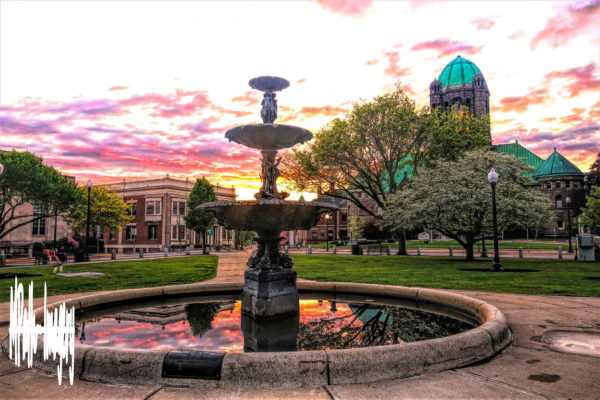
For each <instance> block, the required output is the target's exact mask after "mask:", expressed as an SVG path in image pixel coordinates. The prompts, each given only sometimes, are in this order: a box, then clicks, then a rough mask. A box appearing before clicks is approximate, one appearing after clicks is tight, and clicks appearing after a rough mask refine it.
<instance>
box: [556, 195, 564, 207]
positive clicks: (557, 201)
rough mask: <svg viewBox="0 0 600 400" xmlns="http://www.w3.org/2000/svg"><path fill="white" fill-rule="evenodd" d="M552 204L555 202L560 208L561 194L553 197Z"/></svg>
mask: <svg viewBox="0 0 600 400" xmlns="http://www.w3.org/2000/svg"><path fill="white" fill-rule="evenodd" d="M554 204H556V208H562V196H560V195H558V196H556V198H555V199H554Z"/></svg>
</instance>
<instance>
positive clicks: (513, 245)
mask: <svg viewBox="0 0 600 400" xmlns="http://www.w3.org/2000/svg"><path fill="white" fill-rule="evenodd" d="M480 243H481V242H480ZM326 245H327V243H318V244H313V245H312V247H313V248H318V249H324V248H325V247H326ZM381 245H382V246H391V247H392V248H394V249H397V248H398V242H395V243H388V242H387V241H384V242H382V243H381ZM331 246H332V242H329V248H331ZM449 246H452V247H454V248H455V249H462V247H461V245H460V244H458V242H457V241H456V240H434V241H433V243H425V242H424V241H422V240H409V241H407V242H406V248H407V249H416V248H417V247H421V248H423V249H447V248H448V247H449ZM477 246H478V245H477V243H476V244H475V250H477V249H478V248H479V247H477ZM485 246H486V247H487V248H488V250H491V249H493V248H494V242H493V241H491V240H486V242H485ZM558 246H562V248H563V250H565V251H566V250H567V248H568V246H569V243H568V242H567V241H565V242H564V243H563V244H557V243H539V242H528V241H526V240H523V241H518V240H500V241H499V242H498V247H499V248H500V249H514V250H516V249H518V248H519V247H522V248H523V250H527V249H531V250H554V251H558ZM367 247H379V244H369V245H367ZM349 248H350V246H338V249H349Z"/></svg>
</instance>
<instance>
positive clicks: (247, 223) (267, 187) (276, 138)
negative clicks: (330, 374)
mask: <svg viewBox="0 0 600 400" xmlns="http://www.w3.org/2000/svg"><path fill="white" fill-rule="evenodd" d="M249 84H250V86H251V87H252V88H254V89H256V90H260V91H262V92H263V93H264V98H263V101H262V111H261V117H262V119H263V123H262V124H252V125H243V126H238V127H235V128H232V129H230V130H228V131H227V132H226V133H225V137H226V138H227V139H229V141H233V142H236V143H239V144H242V145H244V146H247V147H251V148H254V149H258V150H260V151H261V155H262V163H261V174H260V179H261V181H262V187H261V189H260V191H259V192H258V193H256V194H255V196H254V197H255V198H256V200H254V201H222V202H214V203H206V204H202V205H200V206H199V208H202V209H204V210H208V211H213V212H214V213H215V214H216V215H217V219H218V221H219V224H220V225H223V226H225V227H226V228H227V229H240V230H250V231H255V232H256V233H257V235H258V238H257V242H258V249H257V250H256V251H255V252H253V253H252V255H251V256H250V258H249V259H248V263H247V265H248V270H246V272H245V273H244V291H243V297H242V311H243V312H244V313H246V314H247V315H248V316H249V317H251V318H252V319H254V320H263V319H270V318H275V317H277V318H279V317H282V316H284V315H286V314H287V315H290V314H292V315H293V314H297V313H298V291H297V289H296V272H295V271H294V270H292V266H293V262H292V259H291V258H290V257H289V256H288V255H286V254H283V253H281V252H280V251H279V243H280V240H281V238H280V234H281V232H282V231H287V230H296V229H301V230H306V229H310V228H312V227H313V226H314V225H316V223H317V222H318V220H319V218H320V216H321V214H322V213H324V212H326V211H328V210H331V209H335V207H334V206H332V205H331V204H327V203H322V202H315V201H313V202H302V201H284V199H285V198H286V197H287V196H288V194H287V193H285V192H279V191H278V190H277V178H279V174H280V172H279V168H278V167H279V163H280V161H281V158H277V151H278V150H281V149H285V148H288V147H292V146H295V145H296V144H301V143H304V142H306V141H308V140H311V139H312V137H313V135H312V133H310V132H309V131H308V130H306V129H303V128H299V127H296V126H291V125H279V124H274V123H273V122H274V121H275V119H276V118H277V100H276V99H275V92H277V91H281V90H283V89H285V88H287V87H288V86H289V82H288V81H287V80H285V79H283V78H278V77H273V76H261V77H258V78H254V79H252V80H250V82H249ZM253 323H255V322H246V324H248V326H253V325H252V324H253ZM261 329H262V328H260V329H259V328H256V332H260V330H261Z"/></svg>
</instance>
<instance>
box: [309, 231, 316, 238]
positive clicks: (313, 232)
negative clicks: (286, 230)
mask: <svg viewBox="0 0 600 400" xmlns="http://www.w3.org/2000/svg"><path fill="white" fill-rule="evenodd" d="M310 235H311V239H312V240H317V231H310Z"/></svg>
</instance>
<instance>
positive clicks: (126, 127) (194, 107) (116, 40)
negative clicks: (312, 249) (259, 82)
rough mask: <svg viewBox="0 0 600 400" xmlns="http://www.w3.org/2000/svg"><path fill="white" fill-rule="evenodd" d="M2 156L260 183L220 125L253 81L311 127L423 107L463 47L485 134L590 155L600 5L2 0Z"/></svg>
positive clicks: (244, 118) (97, 172)
mask: <svg viewBox="0 0 600 400" xmlns="http://www.w3.org/2000/svg"><path fill="white" fill-rule="evenodd" d="M0 14H1V17H0V18H1V20H0V34H1V35H0V149H3V150H8V149H12V148H14V149H21V150H29V151H32V152H35V153H37V154H39V155H41V156H43V157H44V158H45V160H46V162H47V163H48V164H51V165H54V166H55V167H57V168H59V169H60V170H61V171H63V172H64V173H68V174H72V175H76V176H77V178H78V180H80V181H85V180H87V179H88V178H92V180H93V181H94V182H111V181H120V180H122V179H123V178H126V179H140V178H151V177H160V176H164V175H165V174H170V176H172V177H177V178H186V177H189V178H192V179H193V178H195V177H198V176H202V175H204V176H206V177H207V178H208V179H209V180H211V181H212V182H215V183H216V182H217V181H218V182H220V184H222V185H235V187H236V189H237V191H238V194H239V195H240V198H250V197H251V194H252V193H254V192H255V191H256V190H257V189H258V188H259V186H260V184H259V183H258V179H257V176H258V171H259V161H258V157H257V153H255V152H254V151H253V150H250V149H246V148H244V147H242V146H239V145H237V144H234V143H227V141H226V140H225V139H224V137H223V134H224V132H225V131H226V130H227V129H228V128H230V127H233V126H235V125H239V124H243V123H253V122H259V121H260V98H261V96H260V93H258V92H256V91H252V90H251V89H250V88H249V86H248V84H247V82H248V80H249V79H250V78H253V77H255V76H259V75H278V76H282V77H284V78H286V79H288V80H289V81H290V82H291V86H290V87H289V88H288V89H286V90H285V91H283V92H282V93H280V94H278V96H277V97H278V101H279V106H280V107H279V119H278V121H277V122H279V123H290V124H295V125H299V126H302V127H305V128H308V129H311V130H313V131H314V130H317V129H318V128H319V127H320V126H322V125H323V124H325V123H327V122H328V121H330V120H331V119H333V118H335V117H342V116H343V115H344V114H345V113H346V112H347V111H348V110H349V109H350V108H351V106H352V103H353V102H355V101H359V100H360V99H367V100H368V99H371V98H372V97H373V96H376V95H378V94H381V93H384V92H386V91H388V90H390V89H391V88H392V87H393V85H394V84H395V82H398V81H400V82H401V84H402V86H403V87H404V88H405V90H406V91H407V92H408V93H409V94H410V95H411V96H412V97H413V98H414V99H415V100H416V101H417V103H418V104H419V105H428V101H429V100H428V99H429V97H428V87H429V84H430V83H431V81H432V80H433V79H434V78H436V77H437V76H438V75H439V73H440V72H441V70H442V69H443V68H444V66H445V65H446V64H447V63H448V62H450V61H451V60H452V59H454V58H455V57H456V56H457V55H461V56H462V57H464V58H467V59H469V60H471V61H473V62H474V63H475V64H477V66H478V67H479V68H480V69H481V70H482V72H483V74H484V76H485V78H486V80H487V84H488V87H489V89H490V92H491V98H490V103H491V112H492V136H493V140H494V143H506V142H509V141H514V140H515V139H518V140H519V142H520V143H522V144H523V145H525V146H526V147H527V148H528V149H530V150H531V151H533V152H535V153H536V154H538V155H540V156H541V157H547V156H548V155H549V154H550V153H551V152H552V148H553V147H557V148H558V150H559V151H560V152H561V153H562V154H564V155H566V156H567V157H568V158H569V159H570V160H571V161H573V162H574V163H575V164H576V165H577V166H579V167H580V168H581V169H582V170H587V169H589V166H590V165H591V163H592V162H593V160H594V159H595V154H596V153H597V152H598V151H600V123H599V120H600V118H599V117H600V96H599V93H600V78H599V72H598V69H599V63H600V0H585V1H572V2H568V1H554V2H544V1H531V2H525V1H518V2H517V1H498V2H493V1H485V2H475V1H464V2H461V1H369V0H355V1H342V0H312V1H280V2H275V1H262V2H251V1H243V2H234V1H220V2H210V1H183V2H160V1H149V2H145V1H132V2H112V1H98V2H92V1H84V2H71V1H65V2H52V1H45V2H24V1H6V0H3V1H2V2H1V3H0Z"/></svg>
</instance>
